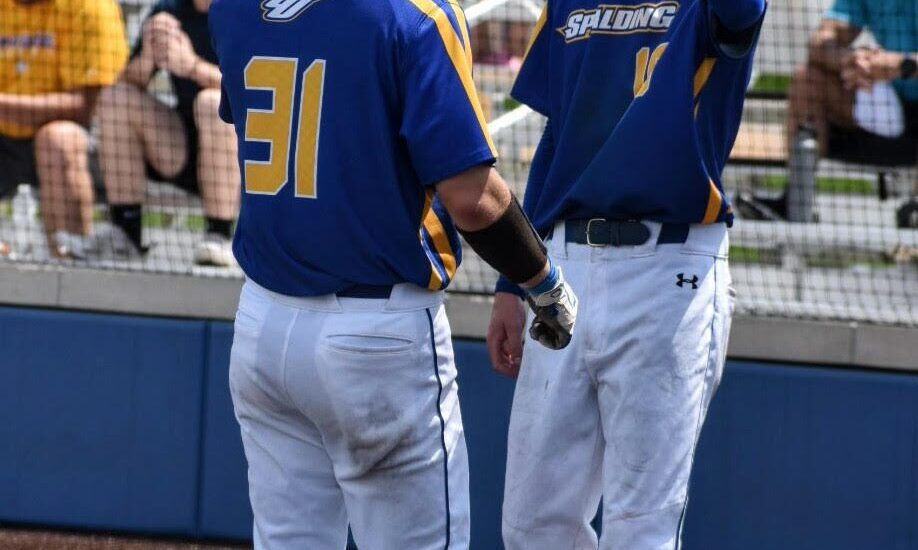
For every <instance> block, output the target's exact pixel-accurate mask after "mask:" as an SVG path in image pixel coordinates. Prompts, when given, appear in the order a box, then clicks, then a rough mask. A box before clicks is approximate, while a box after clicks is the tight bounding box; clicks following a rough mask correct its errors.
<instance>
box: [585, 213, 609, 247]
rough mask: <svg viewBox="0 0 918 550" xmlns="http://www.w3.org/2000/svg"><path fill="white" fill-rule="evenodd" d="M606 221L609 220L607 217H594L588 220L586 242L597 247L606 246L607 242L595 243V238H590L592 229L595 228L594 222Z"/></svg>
mask: <svg viewBox="0 0 918 550" xmlns="http://www.w3.org/2000/svg"><path fill="white" fill-rule="evenodd" d="M604 221H607V220H606V219H605V218H592V219H590V220H588V221H587V226H586V242H587V244H588V245H590V246H592V247H595V248H601V247H603V246H606V244H605V243H594V242H593V240H592V239H591V238H590V234H591V233H592V231H591V230H592V229H593V222H604Z"/></svg>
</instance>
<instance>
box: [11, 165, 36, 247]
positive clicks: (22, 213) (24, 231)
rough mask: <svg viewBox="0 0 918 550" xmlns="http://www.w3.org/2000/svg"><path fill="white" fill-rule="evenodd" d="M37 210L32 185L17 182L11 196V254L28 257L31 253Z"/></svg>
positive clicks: (33, 244) (33, 243)
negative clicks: (14, 193)
mask: <svg viewBox="0 0 918 550" xmlns="http://www.w3.org/2000/svg"><path fill="white" fill-rule="evenodd" d="M37 212H38V203H37V202H36V201H35V197H34V195H32V187H31V186H30V185H29V184H27V183H21V184H19V186H18V187H17V188H16V196H15V197H13V254H14V255H15V256H16V257H17V258H28V257H29V256H30V255H31V254H32V251H33V249H34V246H35V242H34V237H35V233H36V223H35V214H36V213H37Z"/></svg>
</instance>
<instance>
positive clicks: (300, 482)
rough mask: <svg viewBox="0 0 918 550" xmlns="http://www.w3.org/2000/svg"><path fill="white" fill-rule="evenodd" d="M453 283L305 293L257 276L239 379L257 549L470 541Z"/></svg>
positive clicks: (240, 316) (234, 387)
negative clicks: (451, 316) (449, 312)
mask: <svg viewBox="0 0 918 550" xmlns="http://www.w3.org/2000/svg"><path fill="white" fill-rule="evenodd" d="M442 302H443V294H442V292H437V293H434V292H429V291H427V290H423V289H421V288H418V287H416V286H413V285H408V284H402V285H397V286H396V287H395V288H394V289H393V292H392V295H391V296H390V297H389V298H388V299H356V298H338V297H336V296H334V295H329V296H321V297H316V298H295V297H289V296H283V295H280V294H276V293H274V292H271V291H269V290H266V289H264V288H262V287H259V286H258V285H257V284H255V283H254V282H252V281H246V283H245V285H244V287H243V289H242V295H241V297H240V300H239V310H238V312H237V314H236V324H235V335H234V338H233V348H232V355H231V364H230V390H231V393H232V397H233V405H234V408H235V412H236V418H237V420H238V421H239V425H240V427H241V431H242V442H243V445H244V447H245V454H246V459H247V460H248V464H249V476H248V477H249V497H250V500H251V503H252V510H253V512H254V514H255V525H254V542H255V548H256V549H257V550H293V549H296V550H342V549H343V548H344V547H345V545H346V541H347V527H348V523H350V526H351V529H352V531H353V534H354V538H355V540H356V542H357V544H358V545H359V546H360V548H361V550H374V549H375V550H405V549H413V550H443V549H445V548H450V549H457V550H459V549H467V548H468V545H469V504H468V502H469V493H468V479H469V478H468V458H467V454H466V448H465V439H464V436H463V431H462V417H461V414H460V411H459V400H458V394H457V389H458V388H457V384H456V368H455V366H454V364H453V351H452V344H451V341H450V330H449V324H448V322H447V319H446V314H445V312H444V310H443V305H442Z"/></svg>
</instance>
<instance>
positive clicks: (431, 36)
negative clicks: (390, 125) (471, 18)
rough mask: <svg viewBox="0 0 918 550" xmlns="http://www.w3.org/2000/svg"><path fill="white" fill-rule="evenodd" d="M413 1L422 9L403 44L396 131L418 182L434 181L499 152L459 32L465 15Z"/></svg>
mask: <svg viewBox="0 0 918 550" xmlns="http://www.w3.org/2000/svg"><path fill="white" fill-rule="evenodd" d="M414 3H415V4H416V5H419V7H423V12H424V15H423V19H422V20H421V22H420V24H419V25H418V27H417V28H416V29H413V34H412V35H411V36H409V37H408V38H407V40H406V43H405V44H404V49H405V52H404V61H403V63H402V67H401V71H400V73H401V87H402V90H403V94H402V123H401V128H400V132H401V135H402V137H403V138H404V140H405V142H406V143H407V146H408V152H409V155H410V156H411V162H412V164H413V166H414V169H415V172H416V173H417V174H418V177H419V178H420V180H421V182H422V183H423V184H424V185H434V184H437V183H439V182H441V181H443V180H444V179H447V178H450V177H452V176H455V175H457V174H460V173H462V172H464V171H466V170H468V169H469V168H472V167H474V166H479V165H482V164H492V163H493V162H494V161H495V160H496V158H497V152H496V149H495V148H494V145H493V143H492V141H491V135H490V133H489V131H488V127H487V122H486V120H485V117H484V113H483V112H482V109H481V104H480V103H479V100H478V93H477V91H476V90H475V85H474V83H473V81H472V68H471V55H470V52H471V50H470V49H468V50H467V49H466V48H468V47H469V44H468V42H467V41H466V42H463V40H462V38H461V35H463V34H465V35H467V33H466V32H463V31H464V30H465V27H464V25H465V21H464V18H459V17H457V18H456V19H452V18H451V17H450V16H449V15H448V14H447V12H446V11H445V10H444V9H443V8H442V7H441V6H440V5H438V4H436V3H434V2H433V0H427V1H424V0H416V1H414ZM450 7H452V6H450ZM459 10H460V8H459V7H458V6H455V7H454V8H453V9H451V10H450V11H451V12H454V13H456V12H458V11H459Z"/></svg>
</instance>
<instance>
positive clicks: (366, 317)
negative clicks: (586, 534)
mask: <svg viewBox="0 0 918 550" xmlns="http://www.w3.org/2000/svg"><path fill="white" fill-rule="evenodd" d="M210 26H211V34H212V36H213V38H214V46H215V51H216V52H217V57H218V59H219V63H220V69H221V72H222V74H223V81H222V87H223V93H222V103H221V106H220V114H221V116H222V117H223V119H224V120H226V121H227V122H232V123H234V125H235V128H236V133H237V135H238V142H239V164H240V168H241V172H242V176H243V177H242V182H243V193H242V202H241V211H240V215H239V222H238V226H237V229H236V234H235V238H234V242H233V250H234V253H235V256H236V258H237V260H238V261H239V264H240V266H241V267H242V269H243V270H244V271H245V274H246V282H245V285H244V287H243V290H242V295H241V297H240V301H239V310H238V312H237V316H236V324H235V335H234V339H233V348H232V354H231V365H230V388H231V393H232V397H233V404H234V407H235V412H236V417H237V419H238V421H239V424H240V427H241V431H242V440H243V444H244V446H245V452H246V458H247V460H248V464H249V496H250V499H251V503H252V509H253V511H254V513H255V526H254V540H255V548H257V549H266V550H277V549H298V550H307V549H308V550H326V549H328V550H332V549H333V550H341V549H342V548H344V546H345V542H346V537H347V527H348V524H350V526H351V529H352V531H353V534H354V538H355V539H356V541H357V543H358V544H359V545H360V548H361V549H362V550H373V549H388V550H391V549H399V550H402V549H404V550H408V549H411V550H419V549H429V550H435V549H436V550H440V549H444V548H454V549H466V548H468V545H469V503H468V499H469V493H468V491H469V488H468V464H467V458H466V449H465V442H464V437H463V432H462V420H461V415H460V411H459V401H458V398H457V386H456V369H455V366H454V365H453V352H452V347H451V343H450V331H449V325H448V323H447V320H446V316H445V314H444V310H443V289H445V288H446V286H447V285H448V284H449V282H450V280H451V279H452V278H453V276H454V275H455V272H456V269H457V267H458V265H459V261H460V250H461V248H460V243H459V238H458V233H462V234H463V236H464V237H465V239H466V241H467V242H468V243H469V245H470V246H471V247H472V248H473V249H475V251H476V252H478V254H479V255H480V256H481V257H482V258H484V259H485V260H486V261H488V262H489V263H491V264H492V265H493V266H494V267H495V268H496V269H497V270H498V271H500V272H502V273H503V274H504V275H505V276H507V277H508V279H509V280H512V281H515V282H516V283H520V284H522V285H523V286H524V287H526V288H527V294H528V297H529V299H530V300H531V302H532V304H533V308H534V310H535V311H536V317H537V319H538V321H537V322H535V323H534V325H533V327H532V328H531V330H532V332H533V334H534V335H535V336H536V337H537V338H538V339H539V340H541V341H543V342H544V343H545V344H546V345H549V346H552V347H556V348H560V347H563V346H564V345H566V344H567V343H568V342H569V341H570V337H571V333H572V330H573V325H574V320H575V317H576V310H577V307H576V298H575V297H574V295H573V293H572V292H571V291H570V288H569V287H568V286H567V284H566V283H565V282H564V279H563V277H562V274H561V271H560V270H559V268H558V267H557V265H555V264H553V263H552V262H551V261H550V260H549V258H548V256H547V254H546V250H545V248H544V246H543V244H542V241H541V240H540V239H539V237H538V235H537V234H536V232H535V231H534V230H533V228H532V225H531V224H530V222H529V220H528V219H527V218H526V216H525V215H524V214H523V212H522V209H521V208H520V206H519V204H518V203H517V202H516V200H515V199H513V197H512V196H511V195H510V192H509V190H508V188H507V186H506V184H505V183H504V182H503V180H501V178H500V176H499V175H498V174H497V172H496V171H494V169H493V168H492V167H491V166H492V164H493V163H494V160H495V153H494V146H493V145H492V143H491V139H490V137H489V135H488V131H487V127H486V126H485V123H484V118H483V116H482V113H481V108H480V105H479V102H478V98H477V96H476V93H475V87H474V85H473V83H472V71H471V54H470V52H471V48H470V45H469V39H468V32H467V28H466V23H465V18H464V16H463V13H462V10H461V9H460V8H459V6H458V5H457V4H454V3H448V2H447V1H445V0H350V1H348V2H342V1H340V0H263V1H262V2H254V1H252V0H216V1H215V2H214V3H213V5H212V7H211V10H210ZM454 221H455V223H454Z"/></svg>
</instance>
